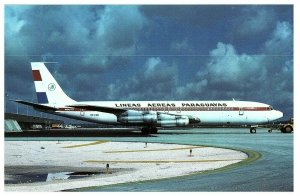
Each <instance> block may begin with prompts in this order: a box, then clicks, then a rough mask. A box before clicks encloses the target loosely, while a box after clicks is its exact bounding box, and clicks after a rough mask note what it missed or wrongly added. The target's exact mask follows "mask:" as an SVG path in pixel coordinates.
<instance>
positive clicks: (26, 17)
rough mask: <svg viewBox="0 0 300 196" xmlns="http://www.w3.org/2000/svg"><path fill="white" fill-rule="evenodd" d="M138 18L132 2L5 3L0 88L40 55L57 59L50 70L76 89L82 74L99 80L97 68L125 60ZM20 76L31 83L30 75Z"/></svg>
mask: <svg viewBox="0 0 300 196" xmlns="http://www.w3.org/2000/svg"><path fill="white" fill-rule="evenodd" d="M144 24H146V18H145V17H144V16H143V15H142V13H141V12H140V10H139V7H138V6H39V5H37V6H19V5H10V6H5V55H6V64H5V82H6V84H7V85H5V88H6V91H13V90H14V89H16V88H18V86H19V84H18V83H13V81H12V77H19V78H23V76H20V75H19V73H24V75H25V73H27V74H28V73H29V74H28V77H31V73H30V70H31V69H30V62H31V61H41V60H42V61H56V62H59V64H58V65H56V66H54V67H55V68H54V69H53V70H52V72H53V73H54V75H55V77H56V78H57V80H58V81H60V83H61V84H67V85H66V87H67V88H66V89H71V92H70V93H69V94H71V95H73V94H77V93H75V92H77V91H78V90H82V89H83V86H86V85H88V84H89V81H88V80H87V78H93V79H94V80H95V81H99V79H98V78H97V76H96V75H97V74H99V73H101V72H103V71H104V70H106V69H109V68H110V67H115V66H121V65H124V64H126V63H128V61H129V58H130V57H128V55H129V56H130V55H133V54H135V48H136V47H135V44H136V41H137V39H138V37H139V32H140V31H141V29H142V28H143V26H144ZM50 68H51V67H50ZM27 74H26V78H28V77H27ZM66 74H70V75H72V78H73V81H74V82H75V83H78V84H79V85H78V86H77V87H78V89H74V87H71V84H72V83H70V82H69V80H70V79H69V78H68V77H66ZM23 82H25V83H27V84H26V85H27V86H33V83H32V80H31V78H30V79H29V80H24V81H23ZM79 82H80V83H79ZM95 88H96V87H95ZM84 90H86V89H84ZM24 95H25V92H24V93H23V95H22V94H20V95H19V96H24ZM81 97H82V96H81V95H80V93H79V98H81Z"/></svg>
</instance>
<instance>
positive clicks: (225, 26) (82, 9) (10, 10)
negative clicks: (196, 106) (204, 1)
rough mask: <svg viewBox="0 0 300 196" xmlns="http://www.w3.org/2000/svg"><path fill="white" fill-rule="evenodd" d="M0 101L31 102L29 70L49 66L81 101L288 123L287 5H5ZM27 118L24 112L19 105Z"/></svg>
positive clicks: (289, 61)
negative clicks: (267, 111)
mask: <svg viewBox="0 0 300 196" xmlns="http://www.w3.org/2000/svg"><path fill="white" fill-rule="evenodd" d="M4 12H5V13H4V15H5V18H4V23H5V25H4V40H5V43H4V53H5V56H4V64H5V66H4V77H5V78H4V80H5V84H4V91H5V111H7V112H16V109H17V106H16V104H15V103H12V102H10V101H9V100H8V99H9V98H12V99H23V100H28V101H35V102H36V94H35V90H34V84H33V81H32V74H31V67H30V62H32V61H50V62H57V63H54V64H48V65H47V67H48V68H49V70H50V72H51V73H52V74H53V75H54V77H55V78H56V79H57V81H58V83H59V84H60V85H61V86H62V88H63V89H64V91H65V92H66V94H68V95H69V96H70V97H72V98H73V99H75V100H77V101H87V100H97V101H100V100H103V101H106V100H107V101H111V100H116V101H117V100H128V101H133V100H141V101H142V100H232V99H233V98H234V99H235V100H245V101H257V102H262V103H267V104H270V105H272V106H273V107H274V108H275V109H279V110H281V111H283V113H284V115H285V119H288V118H290V117H292V116H293V107H294V103H293V70H294V68H293V65H294V62H293V32H294V26H293V6H292V5H122V6H116V5H86V6H85V5H77V6H76V5H5V7H4ZM18 110H19V111H21V112H22V111H23V113H26V112H25V111H26V110H27V108H26V106H19V107H18Z"/></svg>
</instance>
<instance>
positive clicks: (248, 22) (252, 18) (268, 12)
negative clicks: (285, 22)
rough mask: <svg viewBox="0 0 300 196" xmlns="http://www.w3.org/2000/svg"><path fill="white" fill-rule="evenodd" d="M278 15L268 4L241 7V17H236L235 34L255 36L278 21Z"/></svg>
mask: <svg viewBox="0 0 300 196" xmlns="http://www.w3.org/2000/svg"><path fill="white" fill-rule="evenodd" d="M275 19H276V15H275V12H274V10H273V9H272V8H270V7H267V6H247V7H244V8H243V9H241V13H240V17H238V18H237V19H236V22H237V26H238V28H236V29H235V30H236V32H235V35H238V36H241V37H245V36H255V35H257V34H259V33H262V32H264V31H266V30H268V29H269V28H271V26H272V25H273V24H274V23H275V22H276V20H275Z"/></svg>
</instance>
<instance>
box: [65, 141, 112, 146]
mask: <svg viewBox="0 0 300 196" xmlns="http://www.w3.org/2000/svg"><path fill="white" fill-rule="evenodd" d="M106 142H109V141H106V140H101V141H95V142H91V143H86V144H79V145H72V146H65V147H63V148H80V147H84V146H93V145H98V144H103V143H106Z"/></svg>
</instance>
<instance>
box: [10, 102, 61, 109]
mask: <svg viewBox="0 0 300 196" xmlns="http://www.w3.org/2000/svg"><path fill="white" fill-rule="evenodd" d="M10 101H14V102H17V103H21V104H24V105H29V106H32V107H33V108H34V109H39V110H48V111H56V110H57V109H56V108H55V107H50V106H45V105H41V104H38V103H32V102H28V101H23V100H12V99H11V100H10Z"/></svg>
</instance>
